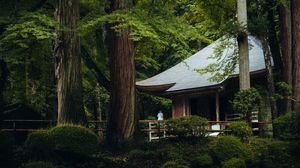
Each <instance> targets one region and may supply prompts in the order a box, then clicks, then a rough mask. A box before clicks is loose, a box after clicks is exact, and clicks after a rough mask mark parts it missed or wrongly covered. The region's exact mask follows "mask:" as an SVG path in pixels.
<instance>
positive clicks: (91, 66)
mask: <svg viewBox="0 0 300 168" xmlns="http://www.w3.org/2000/svg"><path fill="white" fill-rule="evenodd" d="M81 57H82V59H83V60H84V62H85V65H86V66H87V67H88V68H89V69H90V70H91V71H92V72H93V74H94V75H95V76H96V78H97V81H98V82H99V83H100V84H101V85H102V86H103V87H104V88H105V89H106V90H107V91H108V92H110V91H111V86H110V81H109V80H108V79H107V78H106V76H105V75H104V74H103V73H102V71H101V70H100V69H99V68H98V66H97V65H96V63H95V62H94V60H93V59H92V58H91V56H90V55H89V54H88V52H87V51H86V49H85V48H84V47H81Z"/></svg>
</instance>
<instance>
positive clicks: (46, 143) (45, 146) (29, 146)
mask: <svg viewBox="0 0 300 168" xmlns="http://www.w3.org/2000/svg"><path fill="white" fill-rule="evenodd" d="M24 147H25V150H26V152H27V153H28V154H29V155H30V156H31V157H33V158H39V159H42V158H48V157H49V156H52V155H53V149H54V142H53V140H52V139H51V137H50V135H49V131H46V130H39V131H36V132H32V133H30V134H29V135H28V136H27V139H26V141H25V144H24Z"/></svg>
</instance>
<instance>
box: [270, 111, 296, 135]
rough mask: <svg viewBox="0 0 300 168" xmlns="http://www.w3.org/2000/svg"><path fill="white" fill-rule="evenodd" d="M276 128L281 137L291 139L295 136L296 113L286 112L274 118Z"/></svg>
mask: <svg viewBox="0 0 300 168" xmlns="http://www.w3.org/2000/svg"><path fill="white" fill-rule="evenodd" d="M273 127H274V130H275V131H276V134H277V135H278V137H279V138H281V139H291V138H293V137H294V136H295V133H296V132H295V125H294V114H293V113H292V112H289V113H286V114H285V115H282V116H280V117H278V118H277V119H275V120H274V122H273Z"/></svg>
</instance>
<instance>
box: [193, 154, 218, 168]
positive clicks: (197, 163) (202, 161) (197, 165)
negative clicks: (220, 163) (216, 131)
mask: <svg viewBox="0 0 300 168" xmlns="http://www.w3.org/2000/svg"><path fill="white" fill-rule="evenodd" d="M212 165H213V158H212V157H211V156H210V155H208V154H200V155H199V156H197V157H196V158H195V160H193V161H192V167H194V168H207V167H210V166H212Z"/></svg>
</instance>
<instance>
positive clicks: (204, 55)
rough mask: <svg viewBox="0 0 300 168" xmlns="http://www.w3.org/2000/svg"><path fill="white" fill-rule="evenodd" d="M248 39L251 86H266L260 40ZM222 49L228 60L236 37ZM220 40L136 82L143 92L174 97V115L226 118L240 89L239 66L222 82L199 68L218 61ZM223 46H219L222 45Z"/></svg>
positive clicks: (218, 119) (232, 51) (219, 119)
mask: <svg viewBox="0 0 300 168" xmlns="http://www.w3.org/2000/svg"><path fill="white" fill-rule="evenodd" d="M248 40H249V61H250V65H249V68H250V75H251V86H263V87H264V86H266V68H265V61H264V55H263V50H262V47H261V42H260V41H259V40H258V39H257V38H256V37H253V36H249V37H248ZM229 41H230V42H231V43H232V46H231V45H228V46H227V47H226V48H225V49H223V51H222V52H221V55H222V56H221V60H226V59H229V58H230V57H231V56H232V55H233V54H234V52H235V51H236V48H237V42H236V39H235V38H232V39H229ZM219 44H220V41H219V40H217V41H216V42H214V43H212V44H210V45H208V46H207V47H205V48H203V49H202V50H200V51H198V52H197V53H195V54H194V55H192V56H190V57H189V58H187V59H185V60H184V61H182V62H181V63H179V64H177V65H175V66H173V67H171V68H169V69H167V70H166V71H164V72H161V73H160V74H157V75H155V76H153V77H151V78H148V79H146V80H142V81H138V82H136V87H137V89H138V90H140V91H142V92H147V93H150V94H155V95H159V96H163V97H167V98H170V99H171V100H172V117H175V118H176V117H181V116H189V115H200V116H202V117H206V118H207V119H208V120H211V121H224V120H226V116H227V115H228V114H232V113H233V110H232V107H231V104H230V100H232V98H233V95H234V93H236V92H237V91H238V90H239V79H238V75H239V68H238V64H237V65H236V67H235V69H234V72H233V74H232V75H230V76H229V77H227V78H225V79H223V80H222V81H218V82H217V81H212V80H210V78H211V77H212V74H211V73H205V74H200V73H198V72H197V71H196V69H201V68H204V67H207V66H208V65H210V64H212V63H216V62H217V61H216V60H215V59H212V57H213V56H214V54H215V53H216V52H215V51H216V48H218V47H219V46H220V45H219ZM219 48H220V47H219Z"/></svg>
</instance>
